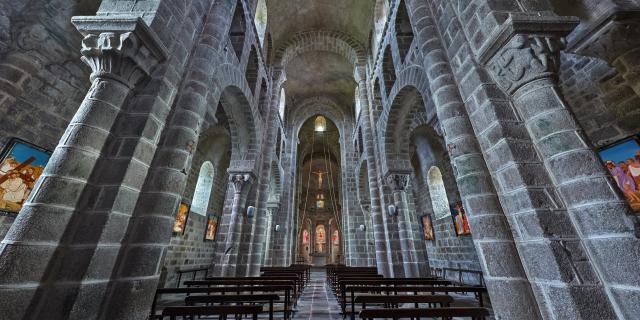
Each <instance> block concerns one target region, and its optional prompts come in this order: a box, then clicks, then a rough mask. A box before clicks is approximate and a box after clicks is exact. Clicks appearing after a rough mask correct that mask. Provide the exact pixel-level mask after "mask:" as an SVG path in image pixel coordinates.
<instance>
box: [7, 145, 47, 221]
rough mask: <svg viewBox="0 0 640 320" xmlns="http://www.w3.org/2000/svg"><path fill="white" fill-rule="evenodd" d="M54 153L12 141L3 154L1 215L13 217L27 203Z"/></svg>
mask: <svg viewBox="0 0 640 320" xmlns="http://www.w3.org/2000/svg"><path fill="white" fill-rule="evenodd" d="M49 158H51V151H48V150H46V149H44V148H41V147H38V146H36V145H33V144H31V143H29V142H26V141H23V140H20V139H18V138H12V139H11V140H9V143H8V144H7V145H6V146H5V148H4V149H3V150H2V153H0V214H3V215H14V214H18V212H20V209H22V205H23V204H24V203H25V201H27V198H28V197H29V194H30V193H31V190H33V188H34V187H35V183H36V180H38V178H39V177H40V175H42V172H43V171H44V167H45V166H46V165H47V162H49Z"/></svg>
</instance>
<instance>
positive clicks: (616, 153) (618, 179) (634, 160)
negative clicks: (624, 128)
mask: <svg viewBox="0 0 640 320" xmlns="http://www.w3.org/2000/svg"><path fill="white" fill-rule="evenodd" d="M600 158H601V159H602V161H603V162H604V165H605V167H606V168H607V170H609V173H611V176H613V180H615V183H616V185H617V186H618V188H619V189H620V191H621V192H622V194H623V195H624V197H625V199H626V200H627V202H628V203H629V205H630V206H631V209H633V211H635V212H640V142H639V141H638V139H637V138H635V137H634V138H628V139H624V140H622V141H619V142H617V143H614V144H613V145H610V146H608V147H605V148H602V149H601V150H600Z"/></svg>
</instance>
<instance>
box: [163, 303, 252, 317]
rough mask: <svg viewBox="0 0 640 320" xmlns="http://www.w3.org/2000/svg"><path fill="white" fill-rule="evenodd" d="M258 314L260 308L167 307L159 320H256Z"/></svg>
mask: <svg viewBox="0 0 640 320" xmlns="http://www.w3.org/2000/svg"><path fill="white" fill-rule="evenodd" d="M260 312H262V306H217V307H186V306H185V307H167V308H164V310H162V315H161V318H160V319H164V318H165V317H169V319H170V320H177V319H178V318H177V317H182V318H183V319H184V318H185V317H191V319H194V317H195V316H198V317H200V316H219V317H220V319H223V320H226V319H227V316H228V315H234V316H235V317H236V318H238V316H243V315H252V319H253V320H258V314H259V313H260Z"/></svg>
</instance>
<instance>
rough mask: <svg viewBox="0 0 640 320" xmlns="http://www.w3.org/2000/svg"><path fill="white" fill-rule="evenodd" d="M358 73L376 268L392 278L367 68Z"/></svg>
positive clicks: (359, 70) (359, 68)
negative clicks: (368, 92) (379, 186)
mask: <svg viewBox="0 0 640 320" xmlns="http://www.w3.org/2000/svg"><path fill="white" fill-rule="evenodd" d="M356 70H357V72H356V76H358V77H359V78H358V89H359V92H358V99H360V105H361V107H362V111H361V112H362V133H363V135H364V141H363V144H364V146H363V149H364V153H365V156H366V159H367V173H368V174H367V177H368V179H369V196H370V198H371V220H372V224H373V239H374V245H375V250H376V254H375V256H376V266H377V267H378V272H379V273H381V274H383V275H384V276H385V277H388V276H390V273H389V262H388V259H387V249H388V248H387V240H386V236H385V230H384V223H383V219H382V215H383V210H382V206H381V205H380V193H379V191H378V190H379V188H378V178H377V176H378V174H377V168H376V158H375V157H376V155H375V151H374V144H375V140H374V138H373V132H374V131H373V130H374V129H373V128H374V127H373V125H372V122H371V118H372V117H373V115H372V113H371V107H370V105H369V99H367V82H366V81H365V79H366V77H365V70H366V69H365V67H364V66H359V67H358V68H357V69H356Z"/></svg>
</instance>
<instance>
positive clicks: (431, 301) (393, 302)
mask: <svg viewBox="0 0 640 320" xmlns="http://www.w3.org/2000/svg"><path fill="white" fill-rule="evenodd" d="M452 302H453V297H451V296H448V295H444V294H440V295H417V296H416V295H407V296H388V295H360V296H357V297H356V298H355V300H354V303H355V304H360V305H362V309H366V308H367V304H369V305H371V304H376V305H383V308H387V309H393V308H399V307H400V305H402V304H405V303H413V304H414V307H415V308H419V307H420V304H427V305H428V306H429V307H430V308H434V307H440V308H447V307H449V306H450V305H451V303H452Z"/></svg>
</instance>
